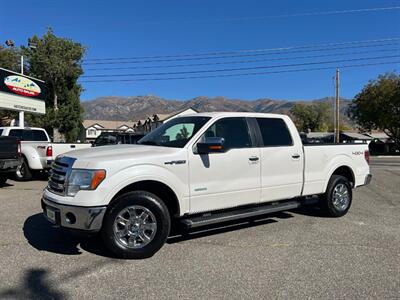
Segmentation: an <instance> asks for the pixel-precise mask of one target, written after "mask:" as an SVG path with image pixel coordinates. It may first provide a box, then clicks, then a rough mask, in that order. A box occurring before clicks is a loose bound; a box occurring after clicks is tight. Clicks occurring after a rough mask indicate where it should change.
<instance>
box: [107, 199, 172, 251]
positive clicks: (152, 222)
mask: <svg viewBox="0 0 400 300" xmlns="http://www.w3.org/2000/svg"><path fill="white" fill-rule="evenodd" d="M114 203H115V204H111V207H110V209H109V211H108V212H107V214H106V216H105V220H104V223H103V228H102V237H103V240H104V243H105V245H106V246H107V248H108V249H109V250H110V251H111V252H113V253H114V254H115V255H116V256H118V257H121V258H147V257H151V256H153V255H154V254H155V253H156V252H157V251H158V250H159V249H160V248H161V247H162V246H163V245H164V243H165V241H166V239H167V237H168V235H169V232H170V228H171V220H170V215H169V212H168V208H167V207H166V206H165V204H164V203H163V201H162V200H161V199H160V198H158V197H157V196H156V195H154V194H152V193H149V192H145V191H134V192H128V193H126V194H123V195H122V196H120V197H118V199H116V200H115V202H114Z"/></svg>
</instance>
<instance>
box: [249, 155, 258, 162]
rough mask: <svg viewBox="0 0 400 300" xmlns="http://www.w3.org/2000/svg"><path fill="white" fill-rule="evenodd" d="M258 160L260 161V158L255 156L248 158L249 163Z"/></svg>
mask: <svg viewBox="0 0 400 300" xmlns="http://www.w3.org/2000/svg"><path fill="white" fill-rule="evenodd" d="M259 159H260V158H259V157H257V156H252V157H249V160H250V161H257V160H259Z"/></svg>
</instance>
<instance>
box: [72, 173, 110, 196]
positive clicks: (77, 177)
mask: <svg viewBox="0 0 400 300" xmlns="http://www.w3.org/2000/svg"><path fill="white" fill-rule="evenodd" d="M104 178H106V171H105V170H83V169H82V170H80V169H72V171H71V174H70V175H69V177H68V185H67V196H75V195H76V193H78V192H79V191H80V190H95V189H96V188H97V187H98V186H99V184H100V183H101V182H102V181H103V180H104Z"/></svg>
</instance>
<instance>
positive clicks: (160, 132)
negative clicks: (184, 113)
mask: <svg viewBox="0 0 400 300" xmlns="http://www.w3.org/2000/svg"><path fill="white" fill-rule="evenodd" d="M209 119H210V118H209V117H180V118H175V119H172V120H171V121H168V122H167V123H164V124H163V125H162V126H160V127H158V128H157V129H155V130H154V131H152V132H150V133H149V134H147V135H146V136H145V137H143V138H142V139H140V141H139V142H138V144H141V145H154V146H163V147H174V148H182V147H184V146H185V145H186V144H187V142H188V141H189V140H190V139H191V138H192V136H194V135H195V134H196V132H198V131H199V130H200V128H201V127H203V126H204V124H206V123H207V121H208V120H209Z"/></svg>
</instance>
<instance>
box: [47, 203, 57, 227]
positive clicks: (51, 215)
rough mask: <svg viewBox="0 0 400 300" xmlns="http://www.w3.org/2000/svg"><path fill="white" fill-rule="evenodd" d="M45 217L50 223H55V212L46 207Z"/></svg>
mask: <svg viewBox="0 0 400 300" xmlns="http://www.w3.org/2000/svg"><path fill="white" fill-rule="evenodd" d="M46 217H47V219H49V221H50V222H52V223H54V224H55V223H56V212H55V211H54V210H52V209H51V208H49V207H48V206H47V207H46Z"/></svg>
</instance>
